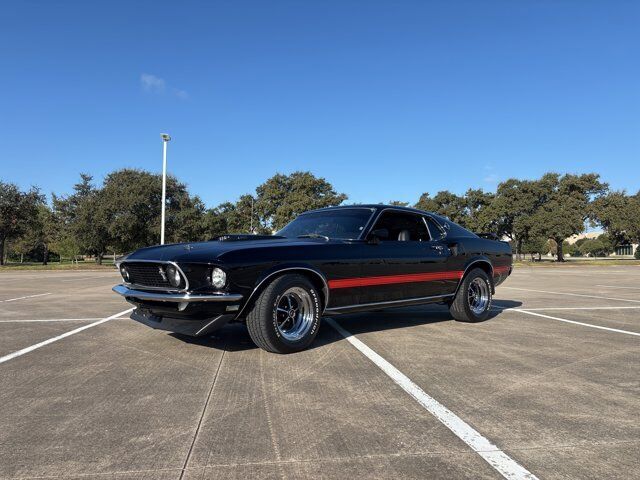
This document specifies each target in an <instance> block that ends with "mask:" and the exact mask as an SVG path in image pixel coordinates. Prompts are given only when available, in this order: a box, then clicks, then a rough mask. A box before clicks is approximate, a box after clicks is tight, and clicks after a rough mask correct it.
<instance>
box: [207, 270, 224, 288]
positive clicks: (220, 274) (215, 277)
mask: <svg viewBox="0 0 640 480" xmlns="http://www.w3.org/2000/svg"><path fill="white" fill-rule="evenodd" d="M226 284H227V274H226V273H224V270H222V269H221V268H217V267H216V268H214V269H213V270H211V285H213V286H214V287H216V288H222V287H224V286H225V285H226Z"/></svg>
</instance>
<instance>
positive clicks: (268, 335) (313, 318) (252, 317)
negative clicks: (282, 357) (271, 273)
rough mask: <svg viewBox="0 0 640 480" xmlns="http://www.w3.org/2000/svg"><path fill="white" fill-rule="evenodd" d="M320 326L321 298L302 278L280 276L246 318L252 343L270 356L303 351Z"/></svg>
mask: <svg viewBox="0 0 640 480" xmlns="http://www.w3.org/2000/svg"><path fill="white" fill-rule="evenodd" d="M319 326H320V298H319V295H318V292H317V291H316V289H315V287H314V286H313V285H312V284H311V282H310V281H309V280H308V279H307V278H306V277H304V276H302V275H283V276H281V277H278V278H276V279H275V280H273V281H272V282H271V283H270V284H269V285H268V286H267V288H265V289H264V290H263V291H262V292H261V293H260V295H259V296H258V299H257V300H256V303H255V304H254V305H253V307H252V308H251V311H250V312H249V314H248V315H247V329H248V330H249V336H250V337H251V340H253V342H254V343H255V344H256V345H257V346H258V347H260V348H262V349H264V350H267V351H268V352H273V353H292V352H298V351H300V350H304V349H305V348H307V347H308V346H309V345H310V344H311V342H313V340H314V339H315V337H316V335H317V334H318V328H319Z"/></svg>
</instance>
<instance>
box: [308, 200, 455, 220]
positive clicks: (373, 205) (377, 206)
mask: <svg viewBox="0 0 640 480" xmlns="http://www.w3.org/2000/svg"><path fill="white" fill-rule="evenodd" d="M345 208H374V209H376V210H383V209H385V208H393V209H395V210H403V211H406V212H411V213H428V214H429V215H433V216H434V217H438V218H443V217H442V216H440V215H438V214H437V213H433V212H427V211H426V210H419V209H417V208H411V207H403V206H399V205H385V204H382V203H365V204H356V205H338V206H337V207H325V208H317V209H315V210H309V211H307V212H305V213H310V212H322V211H327V210H341V209H345Z"/></svg>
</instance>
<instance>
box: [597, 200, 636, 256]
mask: <svg viewBox="0 0 640 480" xmlns="http://www.w3.org/2000/svg"><path fill="white" fill-rule="evenodd" d="M592 217H593V218H594V219H595V220H596V222H597V223H599V224H600V225H602V227H603V228H604V229H605V231H606V232H607V233H608V234H609V235H610V236H611V239H612V241H613V243H614V245H619V244H623V243H628V242H631V241H638V240H640V192H638V194H636V195H634V196H629V195H627V194H626V193H625V192H622V191H613V192H609V193H608V194H607V195H603V196H601V197H599V198H597V199H596V200H595V201H594V202H593V204H592Z"/></svg>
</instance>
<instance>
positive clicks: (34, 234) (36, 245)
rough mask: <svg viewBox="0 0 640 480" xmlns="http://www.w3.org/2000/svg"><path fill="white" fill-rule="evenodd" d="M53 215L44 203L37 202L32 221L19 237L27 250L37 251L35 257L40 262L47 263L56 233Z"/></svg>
mask: <svg viewBox="0 0 640 480" xmlns="http://www.w3.org/2000/svg"><path fill="white" fill-rule="evenodd" d="M58 232H59V230H58V228H57V222H56V218H55V215H54V214H53V212H52V211H51V209H50V208H49V206H48V205H47V204H45V203H38V205H37V207H36V214H35V216H34V218H33V221H32V222H30V223H29V225H28V228H27V229H26V230H25V232H24V233H23V234H22V236H21V237H20V240H21V243H22V244H23V245H24V246H25V247H24V248H26V249H28V251H35V252H37V253H36V255H37V258H41V259H42V264H43V265H47V263H49V253H50V252H51V245H52V243H54V242H55V240H56V237H57V235H58Z"/></svg>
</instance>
